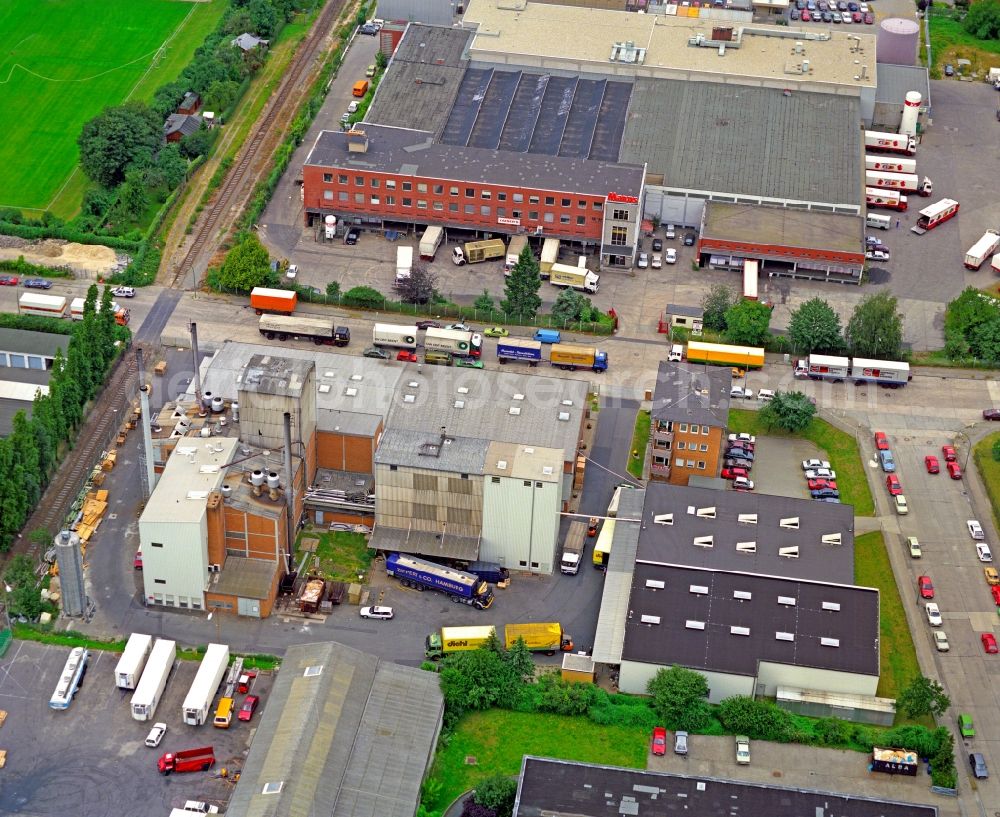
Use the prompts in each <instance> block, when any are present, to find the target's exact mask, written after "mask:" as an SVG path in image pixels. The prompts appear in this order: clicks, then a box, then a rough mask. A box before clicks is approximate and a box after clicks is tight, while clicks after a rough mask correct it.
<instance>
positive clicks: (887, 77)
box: [875, 62, 931, 110]
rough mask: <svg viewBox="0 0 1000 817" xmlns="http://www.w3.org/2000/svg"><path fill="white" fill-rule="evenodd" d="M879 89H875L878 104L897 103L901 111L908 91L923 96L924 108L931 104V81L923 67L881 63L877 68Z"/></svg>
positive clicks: (922, 103)
mask: <svg viewBox="0 0 1000 817" xmlns="http://www.w3.org/2000/svg"><path fill="white" fill-rule="evenodd" d="M875 74H876V78H877V80H878V87H877V88H876V89H875V101H876V102H887V103H892V102H895V103H897V104H898V105H899V107H900V110H902V108H903V99H904V98H905V97H906V94H907V92H908V91H918V92H919V93H920V94H921V96H923V101H922V102H921V103H920V104H921V106H922V107H926V106H929V105H930V104H931V90H930V80H929V79H928V76H927V69H926V68H925V67H924V66H922V65H891V64H889V63H885V62H880V63H877V64H876V66H875Z"/></svg>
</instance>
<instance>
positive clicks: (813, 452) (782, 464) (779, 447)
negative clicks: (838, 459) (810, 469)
mask: <svg viewBox="0 0 1000 817" xmlns="http://www.w3.org/2000/svg"><path fill="white" fill-rule="evenodd" d="M754 454H755V457H754V463H753V472H752V476H751V478H752V479H753V481H754V484H755V488H754V490H755V491H757V493H763V494H769V495H774V496H790V497H795V498H796V499H809V489H808V486H807V484H806V480H805V477H804V476H803V471H802V468H801V463H802V460H806V459H811V458H820V459H822V458H823V457H825V456H826V454H825V452H823V451H820V450H819V449H818V448H816V446H815V445H813V444H812V443H811V442H809V441H808V440H803V439H801V438H788V437H763V436H758V437H757V444H756V448H755V450H754Z"/></svg>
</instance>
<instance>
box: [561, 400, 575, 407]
mask: <svg viewBox="0 0 1000 817" xmlns="http://www.w3.org/2000/svg"><path fill="white" fill-rule="evenodd" d="M562 404H563V405H564V406H572V405H573V401H572V400H563V401H562Z"/></svg>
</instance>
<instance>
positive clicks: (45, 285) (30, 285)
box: [24, 278, 52, 289]
mask: <svg viewBox="0 0 1000 817" xmlns="http://www.w3.org/2000/svg"><path fill="white" fill-rule="evenodd" d="M24 288H25V289H52V282H51V281H46V280H45V279H44V278H25V279H24Z"/></svg>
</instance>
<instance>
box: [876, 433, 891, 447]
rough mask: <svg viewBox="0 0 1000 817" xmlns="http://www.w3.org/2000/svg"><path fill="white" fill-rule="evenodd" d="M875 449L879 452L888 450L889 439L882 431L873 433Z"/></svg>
mask: <svg viewBox="0 0 1000 817" xmlns="http://www.w3.org/2000/svg"><path fill="white" fill-rule="evenodd" d="M875 448H876V449H878V450H879V451H888V450H889V438H888V437H886V436H885V432H884V431H876V432H875Z"/></svg>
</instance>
